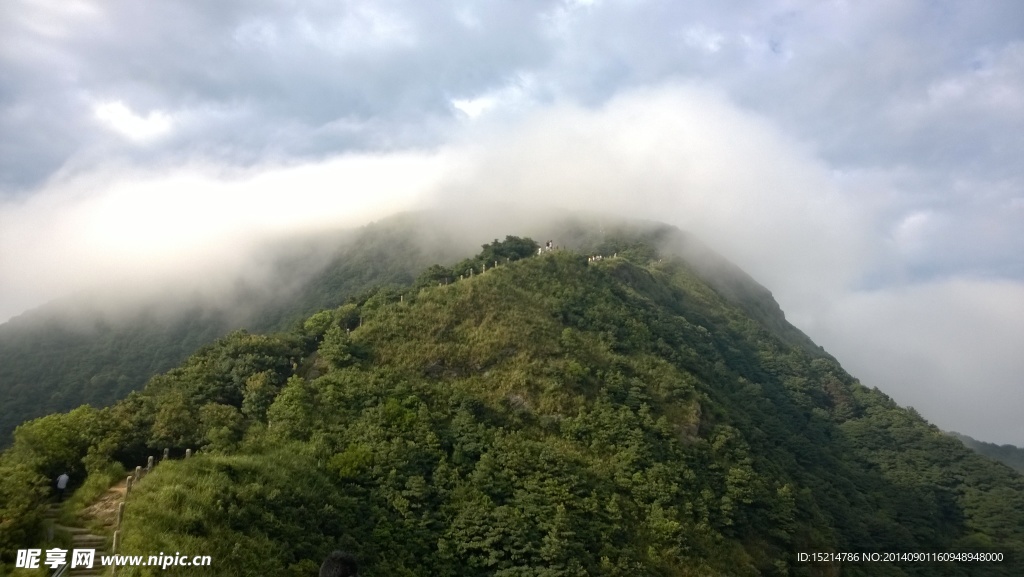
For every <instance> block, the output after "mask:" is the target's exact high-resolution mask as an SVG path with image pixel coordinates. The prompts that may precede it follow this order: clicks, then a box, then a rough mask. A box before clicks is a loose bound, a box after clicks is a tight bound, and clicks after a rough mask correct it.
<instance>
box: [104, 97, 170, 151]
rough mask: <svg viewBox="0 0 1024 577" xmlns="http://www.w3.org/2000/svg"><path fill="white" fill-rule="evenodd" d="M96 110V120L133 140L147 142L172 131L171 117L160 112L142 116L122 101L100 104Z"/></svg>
mask: <svg viewBox="0 0 1024 577" xmlns="http://www.w3.org/2000/svg"><path fill="white" fill-rule="evenodd" d="M94 110H95V115H96V118H97V119H98V120H99V121H101V122H102V123H103V124H104V125H106V126H107V128H109V129H111V130H113V131H114V132H117V133H118V134H120V135H122V136H124V137H126V138H129V139H131V140H135V141H140V142H141V141H146V140H150V139H153V138H156V137H158V136H163V135H164V134H167V133H168V132H170V130H171V117H170V115H169V114H167V113H165V112H162V111H159V110H154V111H151V112H149V113H148V114H147V115H146V116H140V115H138V114H136V113H135V112H133V111H132V109H130V108H128V107H127V106H126V105H125V104H124V103H123V102H121V101H120V100H116V101H114V102H106V103H103V104H99V105H97V106H96V107H95V109H94Z"/></svg>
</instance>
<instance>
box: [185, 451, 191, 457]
mask: <svg viewBox="0 0 1024 577" xmlns="http://www.w3.org/2000/svg"><path fill="white" fill-rule="evenodd" d="M191 456H192V449H185V458H186V459H187V458H189V457H191Z"/></svg>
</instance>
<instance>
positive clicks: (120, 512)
mask: <svg viewBox="0 0 1024 577" xmlns="http://www.w3.org/2000/svg"><path fill="white" fill-rule="evenodd" d="M123 520H124V501H121V502H120V503H118V504H117V528H118V529H120V528H121V521H123Z"/></svg>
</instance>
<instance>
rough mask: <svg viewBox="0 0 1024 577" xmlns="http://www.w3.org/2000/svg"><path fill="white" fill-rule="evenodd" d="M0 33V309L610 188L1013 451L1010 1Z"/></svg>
mask: <svg viewBox="0 0 1024 577" xmlns="http://www.w3.org/2000/svg"><path fill="white" fill-rule="evenodd" d="M0 38H2V39H3V40H0V321H2V320H5V319H8V318H10V317H11V316H13V315H16V314H18V313H20V312H22V311H24V310H26V309H29V308H31V307H34V306H38V305H39V304H42V303H43V302H45V301H47V300H49V299H52V298H55V297H57V296H60V295H63V294H67V293H69V292H71V291H74V290H78V289H81V288H83V287H86V286H90V285H91V284H93V283H95V282H96V280H97V279H106V278H115V277H116V278H126V279H130V278H132V276H133V275H141V274H142V273H143V272H146V273H150V272H153V271H164V272H166V271H172V272H174V273H175V274H179V275H181V274H182V271H185V270H193V269H194V267H197V266H200V265H201V264H202V263H205V264H206V265H207V266H213V265H212V264H211V263H216V265H217V266H218V267H221V268H224V267H225V266H226V265H225V263H228V262H230V261H231V260H232V259H233V258H235V259H237V258H238V255H241V254H244V249H245V247H246V246H251V243H253V242H255V241H258V240H261V239H265V238H267V237H268V235H279V234H290V233H292V232H294V231H296V230H310V229H313V228H319V227H327V226H336V225H339V224H360V223H362V222H366V221H368V220H370V219H373V218H378V217H381V216H385V215H387V214H389V213H392V212H395V211H397V210H401V209H405V208H409V207H415V206H422V205H424V204H425V203H431V202H437V201H441V202H445V203H447V206H451V207H452V208H453V210H454V209H455V208H456V207H457V206H458V201H459V199H461V198H474V199H479V198H483V199H498V198H500V199H503V200H516V201H518V202H523V203H525V204H528V205H529V206H536V207H538V210H541V207H544V206H547V205H550V204H555V205H558V206H564V207H568V208H581V207H587V208H590V209H594V210H602V209H605V210H607V211H609V212H613V213H616V214H627V215H632V216H640V217H648V218H656V219H659V220H663V221H666V222H670V223H672V224H676V225H679V226H680V227H682V228H685V229H688V230H690V231H693V232H694V233H696V234H698V235H699V236H700V237H701V238H703V239H704V240H705V241H706V242H707V243H708V244H710V245H711V246H713V247H714V248H716V249H717V250H718V251H719V252H722V253H723V254H725V255H726V256H727V257H729V258H730V259H732V260H733V261H735V262H736V263H737V264H739V265H740V266H742V267H743V268H744V269H746V270H747V271H748V272H750V273H751V274H752V275H753V276H754V277H755V278H757V279H758V280H759V281H760V282H762V284H764V285H766V286H767V287H768V288H769V289H771V290H772V291H773V292H774V294H775V295H776V298H777V299H778V300H779V302H780V304H781V305H782V307H783V309H784V310H785V311H786V312H787V315H788V318H790V320H791V321H793V322H794V323H795V324H796V325H797V326H799V327H800V328H802V329H804V331H805V332H807V333H808V334H810V335H811V337H812V338H814V339H815V340H816V341H817V342H819V343H820V344H823V345H824V346H825V347H826V348H827V349H828V350H829V351H831V352H832V353H833V354H834V355H836V356H837V357H838V358H839V360H840V361H841V362H843V364H844V366H845V367H846V368H847V369H848V370H849V371H850V372H851V373H853V374H854V375H855V376H857V377H859V378H860V379H861V380H862V381H863V382H864V383H865V384H867V385H869V386H878V387H879V388H880V389H882V390H883V391H885V392H887V393H889V394H890V395H891V396H893V397H894V398H895V399H896V400H897V401H898V402H900V403H901V404H904V405H913V406H915V407H916V408H917V409H918V410H919V411H920V412H921V413H922V414H923V415H924V416H925V417H927V418H929V419H930V420H932V421H933V422H935V423H936V424H938V425H939V426H941V427H943V428H945V429H954V430H959V431H961V432H964V433H967V434H970V435H972V436H975V437H978V438H980V439H982V440H987V441H992V442H1000V443H1014V444H1017V445H1022V446H1024V419H1022V418H1021V415H1022V414H1024V386H1022V385H1024V382H1022V381H1024V377H1022V375H1024V354H1022V353H1024V256H1022V255H1024V162H1022V161H1021V158H1022V157H1024V7H1022V6H1021V4H1020V2H1019V0H1008V1H1005V2H997V1H991V2H984V3H976V2H970V3H968V2H952V1H951V2H943V1H912V0H907V1H901V2H890V1H857V2H842V1H836V2H820V1H799V0H792V1H775V2H742V3H741V2H687V3H682V2H676V1H671V0H665V1H644V0H592V1H580V0H577V1H560V2H555V1H552V2H545V1H529V2H528V1H495V2H487V3H484V2H469V1H464V2H441V1H439V2H419V1H413V0H409V1H380V0H378V1H375V2H354V1H349V2H337V1H329V2H328V1H324V2H308V3H296V2H274V1H270V0H263V1H256V2H253V1H251V0H246V1H244V2H243V1H241V0H223V1H219V2H202V1H198V0H196V1H192V2H186V1H177V2H170V1H167V2H137V1H129V0H121V1H118V0H104V1H103V2H93V1H91V0H7V1H5V2H4V3H3V6H2V7H0ZM460 216H462V215H460ZM465 216H468V217H471V215H465ZM509 232H511V233H514V232H515V231H496V233H495V234H496V235H498V234H505V233H509ZM197 263H199V264H197ZM183 267H184V268H183ZM187 267H193V269H188V268H187ZM228 268H230V267H228ZM195 270H198V269H195Z"/></svg>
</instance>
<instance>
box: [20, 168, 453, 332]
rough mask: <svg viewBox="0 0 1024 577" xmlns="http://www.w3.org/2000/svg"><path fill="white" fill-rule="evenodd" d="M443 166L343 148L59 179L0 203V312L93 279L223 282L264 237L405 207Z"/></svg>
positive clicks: (126, 283)
mask: <svg viewBox="0 0 1024 577" xmlns="http://www.w3.org/2000/svg"><path fill="white" fill-rule="evenodd" d="M444 167H445V161H444V159H443V158H441V157H439V156H438V155H437V154H426V153H396V154H391V155H380V156H374V155H357V154H351V155H341V156H337V157H335V158H332V159H329V160H326V161H324V162H318V163H303V164H295V165H290V166H287V165H286V166H263V167H260V168H259V169H249V170H237V169H231V168H229V167H223V166H216V165H201V164H190V165H183V166H175V167H167V168H164V169H163V170H139V169H134V168H131V167H125V166H117V165H112V166H104V167H100V168H98V169H96V170H94V171H91V172H88V173H83V174H77V175H74V176H69V177H67V178H64V179H59V180H57V181H54V182H52V183H50V184H49V185H48V186H47V187H46V188H45V189H44V190H42V191H39V192H38V193H36V194H34V195H32V196H31V197H29V198H27V199H25V200H22V201H16V202H8V203H5V204H0V278H2V279H4V280H3V282H0V304H2V307H3V308H0V318H4V319H6V318H8V317H10V316H12V315H14V314H16V313H18V312H20V311H22V310H24V309H26V308H29V307H31V306H36V305H39V304H42V303H44V302H46V301H47V300H50V299H53V298H57V297H60V296H63V295H67V294H69V293H73V292H77V291H81V290H86V289H92V288H96V287H101V288H104V289H105V290H106V289H107V288H108V287H117V286H121V287H122V288H123V287H128V288H129V292H131V288H132V287H134V288H135V289H137V290H138V291H140V292H145V290H147V289H148V288H151V287H152V285H153V284H154V283H171V284H172V285H175V286H180V287H183V288H189V289H191V288H195V286H197V285H198V286H202V285H203V284H204V283H206V284H211V285H212V286H214V287H223V286H225V285H230V284H231V282H232V281H233V279H234V278H235V277H236V276H238V275H243V274H246V272H247V270H246V269H247V267H248V266H249V265H251V264H252V262H253V254H252V252H253V250H255V249H256V248H261V249H262V248H265V244H264V243H266V242H267V241H268V240H270V239H274V238H278V237H282V236H285V237H286V236H289V235H291V236H294V235H297V234H304V233H312V232H318V231H322V230H334V229H337V228H339V227H346V226H356V225H360V224H364V223H366V222H369V221H371V220H374V219H377V218H381V217H384V216H388V215H390V214H393V213H394V212H398V211H401V210H405V209H408V208H410V207H412V206H414V204H415V201H416V197H417V195H418V194H420V193H421V191H423V190H424V189H427V188H430V187H431V186H432V182H434V181H435V180H436V179H437V178H438V177H439V174H440V173H441V172H442V171H443V170H444ZM175 279H177V280H175ZM182 279H184V280H182ZM208 288H209V287H208Z"/></svg>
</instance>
